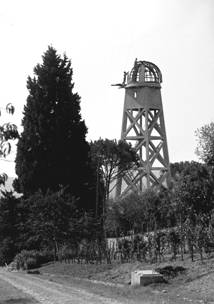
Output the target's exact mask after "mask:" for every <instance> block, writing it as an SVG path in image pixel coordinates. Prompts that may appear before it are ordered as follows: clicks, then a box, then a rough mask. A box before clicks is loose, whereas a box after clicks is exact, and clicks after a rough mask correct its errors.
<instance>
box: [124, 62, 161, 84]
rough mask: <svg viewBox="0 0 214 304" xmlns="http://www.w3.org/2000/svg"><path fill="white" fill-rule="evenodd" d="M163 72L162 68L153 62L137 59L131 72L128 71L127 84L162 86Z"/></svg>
mask: <svg viewBox="0 0 214 304" xmlns="http://www.w3.org/2000/svg"><path fill="white" fill-rule="evenodd" d="M161 82H162V74H161V71H160V69H159V68H158V67H157V66H156V65H155V64H154V63H152V62H149V61H138V60H137V59H136V60H135V63H134V67H133V68H132V70H131V72H129V73H127V79H126V85H125V87H130V86H152V87H160V84H161Z"/></svg>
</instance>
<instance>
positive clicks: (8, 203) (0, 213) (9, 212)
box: [0, 191, 19, 265]
mask: <svg viewBox="0 0 214 304" xmlns="http://www.w3.org/2000/svg"><path fill="white" fill-rule="evenodd" d="M2 194H3V196H2V197H1V198H0V265H4V264H5V263H9V262H11V260H12V259H13V257H14V255H15V254H16V251H17V246H16V243H17V237H18V214H17V213H18V212H17V210H18V203H19V200H18V199H17V198H16V197H15V196H14V195H13V193H12V192H7V191H4V192H2Z"/></svg>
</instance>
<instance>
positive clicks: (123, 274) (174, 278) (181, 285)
mask: <svg viewBox="0 0 214 304" xmlns="http://www.w3.org/2000/svg"><path fill="white" fill-rule="evenodd" d="M166 266H167V267H168V266H172V267H171V268H170V269H179V268H178V267H183V268H185V269H186V270H185V271H182V272H178V273H177V274H176V273H171V274H169V275H168V276H167V280H168V283H167V284H155V285H151V286H147V287H140V288H133V287H131V286H130V274H131V271H134V270H136V269H157V268H164V267H166ZM39 270H40V272H41V274H43V276H44V277H46V278H48V279H49V280H52V281H57V282H61V283H65V284H72V285H75V284H76V285H81V286H82V287H84V288H86V289H89V290H92V291H93V292H95V293H98V294H103V295H106V296H108V294H111V295H112V294H114V295H115V296H116V297H123V298H124V297H125V298H126V299H127V298H130V300H134V301H136V303H141V302H142V301H143V300H145V299H147V300H149V303H158V304H159V303H173V304H178V303H191V302H192V303H194V304H195V303H209V302H210V301H211V302H213V301H214V289H213V286H214V258H213V257H211V258H209V259H205V260H204V261H203V262H201V261H200V260H199V257H196V259H195V261H194V262H191V260H190V258H189V257H187V256H186V257H185V259H184V261H181V260H179V259H178V260H177V261H174V262H170V261H165V262H162V263H159V264H148V263H140V262H135V263H124V264H118V263H114V264H112V265H107V264H101V265H95V264H77V263H74V264H66V263H59V262H57V263H49V264H47V265H44V266H43V267H41V268H40V269H39ZM94 281H96V284H95V283H94ZM97 281H102V282H104V283H105V284H99V283H98V282H97ZM106 283H107V284H106ZM108 283H110V284H108ZM111 284H113V285H111Z"/></svg>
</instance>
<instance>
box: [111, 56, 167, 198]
mask: <svg viewBox="0 0 214 304" xmlns="http://www.w3.org/2000/svg"><path fill="white" fill-rule="evenodd" d="M161 83H162V75H161V71H160V69H159V68H158V67H157V66H156V65H155V64H153V63H151V62H148V61H138V60H137V59H136V60H135V63H134V67H133V69H132V70H131V71H130V72H128V73H126V72H124V78H123V83H121V84H116V85H117V86H119V87H120V88H124V89H125V100H124V110H123V120H122V132H121V139H122V140H124V141H126V142H129V143H131V145H132V146H133V148H134V149H135V151H136V152H137V154H138V155H139V158H140V166H139V167H137V168H134V169H132V170H130V171H129V172H127V173H126V174H125V175H124V176H122V177H120V178H119V179H118V181H117V186H116V196H123V195H126V194H127V193H129V192H131V191H137V192H143V191H144V190H145V189H148V188H154V187H157V186H164V187H167V186H168V184H169V181H170V169H169V155H168V148H167V138H166V130H165V123H164V113H163V105H162V98H161Z"/></svg>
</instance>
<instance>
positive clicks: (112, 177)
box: [91, 139, 139, 200]
mask: <svg viewBox="0 0 214 304" xmlns="http://www.w3.org/2000/svg"><path fill="white" fill-rule="evenodd" d="M91 155H92V160H93V163H94V164H95V167H96V168H97V169H98V170H99V172H100V174H101V178H102V181H103V183H104V188H105V199H106V200H108V199H109V194H110V192H111V191H112V190H113V189H114V186H115V185H116V179H117V178H118V177H119V176H122V175H123V174H125V172H126V171H127V170H130V169H131V168H133V166H134V165H136V164H137V163H138V160H139V158H138V155H137V154H136V152H135V150H134V149H133V148H132V147H131V145H130V144H128V143H126V142H125V141H122V140H120V141H118V142H117V141H116V140H109V139H105V140H104V139H99V140H96V141H94V142H93V143H91ZM111 184H112V187H111Z"/></svg>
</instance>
